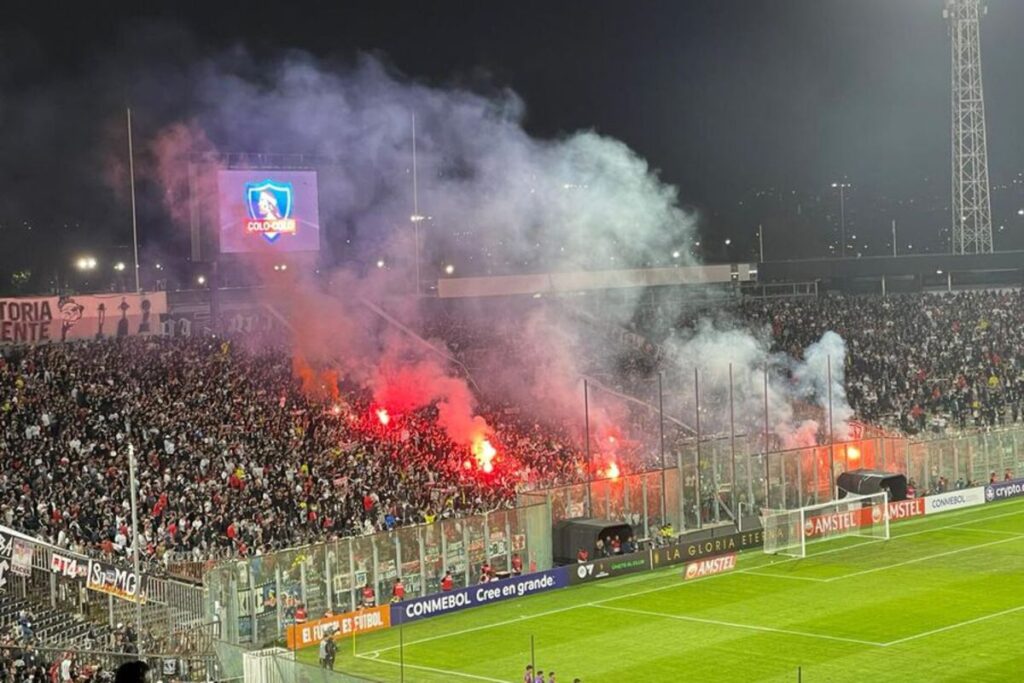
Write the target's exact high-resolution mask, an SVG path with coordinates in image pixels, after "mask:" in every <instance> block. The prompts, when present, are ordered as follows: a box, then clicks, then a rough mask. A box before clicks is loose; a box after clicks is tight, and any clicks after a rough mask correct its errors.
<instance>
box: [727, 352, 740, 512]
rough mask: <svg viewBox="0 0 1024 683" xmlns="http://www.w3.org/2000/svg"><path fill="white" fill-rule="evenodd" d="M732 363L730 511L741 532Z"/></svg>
mask: <svg viewBox="0 0 1024 683" xmlns="http://www.w3.org/2000/svg"><path fill="white" fill-rule="evenodd" d="M732 391H733V387H732V363H729V453H730V456H731V458H732V509H733V512H735V513H736V529H737V531H743V511H742V510H741V509H740V506H739V502H738V498H739V492H738V491H739V490H738V489H737V488H736V405H735V404H734V403H733V394H732Z"/></svg>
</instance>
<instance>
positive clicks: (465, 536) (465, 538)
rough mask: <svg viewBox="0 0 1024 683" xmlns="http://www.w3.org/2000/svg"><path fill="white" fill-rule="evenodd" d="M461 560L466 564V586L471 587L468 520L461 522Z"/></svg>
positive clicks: (471, 572) (471, 573)
mask: <svg viewBox="0 0 1024 683" xmlns="http://www.w3.org/2000/svg"><path fill="white" fill-rule="evenodd" d="M462 558H463V560H465V564H466V583H465V584H464V585H466V586H472V585H473V580H472V576H473V568H472V567H471V566H470V564H471V563H470V561H469V524H468V520H462Z"/></svg>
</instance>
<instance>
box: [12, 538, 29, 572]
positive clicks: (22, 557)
mask: <svg viewBox="0 0 1024 683" xmlns="http://www.w3.org/2000/svg"><path fill="white" fill-rule="evenodd" d="M11 573H12V574H17V575H18V576H32V546H31V545H29V544H28V543H26V542H25V541H23V540H21V539H20V538H16V539H14V545H13V547H12V550H11Z"/></svg>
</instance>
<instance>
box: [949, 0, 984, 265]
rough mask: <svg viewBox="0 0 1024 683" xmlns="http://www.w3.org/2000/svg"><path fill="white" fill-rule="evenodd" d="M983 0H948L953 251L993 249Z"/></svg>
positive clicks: (978, 251) (962, 252)
mask: <svg viewBox="0 0 1024 683" xmlns="http://www.w3.org/2000/svg"><path fill="white" fill-rule="evenodd" d="M985 13H986V8H985V6H984V5H983V4H982V0H946V6H945V9H943V12H942V16H943V17H945V18H946V19H947V20H948V21H949V36H950V40H951V43H952V55H953V63H952V66H953V73H952V76H953V79H952V80H953V92H952V95H953V134H952V142H953V202H952V221H953V233H952V251H953V253H954V254H988V253H991V252H992V202H991V200H990V198H989V187H988V148H987V142H986V137H985V92H984V90H983V89H982V85H981V36H980V32H979V21H980V19H981V16H982V15H983V14H985Z"/></svg>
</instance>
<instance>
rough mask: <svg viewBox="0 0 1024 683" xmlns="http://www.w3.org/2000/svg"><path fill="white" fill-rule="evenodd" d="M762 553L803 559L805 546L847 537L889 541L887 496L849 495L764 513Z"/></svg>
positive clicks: (764, 511) (805, 553) (880, 494)
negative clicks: (824, 501)
mask: <svg viewBox="0 0 1024 683" xmlns="http://www.w3.org/2000/svg"><path fill="white" fill-rule="evenodd" d="M761 517H762V527H763V530H764V552H765V553H768V554H771V555H789V556H792V557H806V556H807V546H808V545H810V544H812V543H820V542H822V541H828V540H832V539H836V538H843V537H846V536H864V537H868V538H875V539H880V540H888V538H889V494H888V493H887V492H885V491H882V492H880V493H873V494H870V495H866V496H855V495H848V496H846V497H845V498H839V499H836V500H833V501H829V502H828V503H819V504H817V505H807V506H805V507H801V508H794V509H792V510H763V511H762V513H761Z"/></svg>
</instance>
